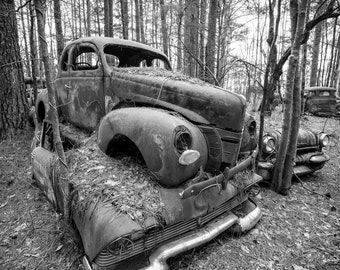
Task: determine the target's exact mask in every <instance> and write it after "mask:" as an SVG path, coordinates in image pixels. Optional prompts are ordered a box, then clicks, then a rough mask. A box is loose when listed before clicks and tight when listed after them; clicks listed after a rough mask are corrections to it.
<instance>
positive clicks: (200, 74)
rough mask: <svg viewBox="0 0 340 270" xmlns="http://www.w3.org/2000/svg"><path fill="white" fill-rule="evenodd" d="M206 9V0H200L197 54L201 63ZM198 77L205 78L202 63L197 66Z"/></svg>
mask: <svg viewBox="0 0 340 270" xmlns="http://www.w3.org/2000/svg"><path fill="white" fill-rule="evenodd" d="M214 1H215V0H214ZM207 9H208V4H207V0H201V5H200V27H199V55H198V58H199V59H200V61H201V63H205V55H206V49H205V43H206V36H207V29H206V24H207V22H206V21H207ZM215 29H216V25H215ZM215 31H216V30H215ZM198 77H199V78H200V79H201V80H205V66H203V65H202V66H200V67H199V72H198Z"/></svg>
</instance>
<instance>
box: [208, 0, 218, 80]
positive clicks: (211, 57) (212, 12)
mask: <svg viewBox="0 0 340 270" xmlns="http://www.w3.org/2000/svg"><path fill="white" fill-rule="evenodd" d="M216 21H217V0H212V1H210V8H209V21H208V38H207V45H206V55H205V61H206V62H205V63H206V73H205V78H206V81H207V82H210V83H214V82H215V80H214V77H213V76H212V75H214V74H215V63H216V57H215V55H216Z"/></svg>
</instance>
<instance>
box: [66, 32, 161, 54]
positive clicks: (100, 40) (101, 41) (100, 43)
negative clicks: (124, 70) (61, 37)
mask: <svg viewBox="0 0 340 270" xmlns="http://www.w3.org/2000/svg"><path fill="white" fill-rule="evenodd" d="M83 42H84V43H85V42H89V43H93V44H95V45H96V46H97V47H98V48H101V49H102V48H103V47H104V46H105V45H106V44H108V43H111V44H116V45H118V46H126V47H135V48H139V49H143V50H148V51H151V52H154V53H157V54H160V55H162V56H163V57H165V58H168V57H167V56H166V55H165V54H164V53H163V52H162V51H160V50H158V49H155V48H153V47H151V46H149V45H146V44H143V43H139V42H136V41H132V40H127V39H120V38H112V37H83V38H78V39H76V40H73V41H70V42H68V43H67V47H68V46H70V45H72V44H76V43H83Z"/></svg>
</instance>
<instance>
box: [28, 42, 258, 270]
mask: <svg viewBox="0 0 340 270" xmlns="http://www.w3.org/2000/svg"><path fill="white" fill-rule="evenodd" d="M60 59H61V60H60V63H59V66H58V75H57V78H56V80H55V83H54V85H55V90H56V91H55V92H56V101H57V107H58V110H59V117H60V119H61V121H62V124H61V126H60V127H61V128H60V130H61V136H62V138H63V141H64V147H65V150H66V156H67V162H66V163H65V162H63V161H62V160H60V159H59V158H58V155H57V154H56V152H55V150H54V147H53V135H52V126H51V124H50V122H49V102H48V100H47V93H46V91H43V92H41V93H40V94H39V96H38V98H37V104H36V114H37V118H38V122H39V123H40V124H41V125H42V127H41V129H37V132H36V141H35V146H36V147H35V148H34V150H33V152H32V168H33V176H34V178H35V179H36V181H37V183H38V185H39V186H40V187H41V189H42V190H43V191H44V193H45V194H46V196H47V197H48V198H49V200H50V201H51V202H52V204H53V205H54V206H55V208H56V209H57V210H59V211H62V212H63V214H64V215H66V216H70V219H71V220H72V222H73V223H74V225H75V228H76V230H77V231H78V232H79V234H80V237H81V240H82V245H83V248H84V252H85V256H84V259H83V262H84V267H85V268H86V269H110V268H113V269H126V267H127V266H128V265H129V264H130V263H131V264H132V269H136V268H139V267H145V269H167V263H166V260H167V259H168V258H170V257H172V256H175V255H177V254H180V253H182V252H184V251H187V250H189V249H192V248H194V247H197V246H199V245H202V244H204V243H207V242H208V241H210V240H211V239H213V238H215V237H216V236H217V235H219V234H220V233H222V232H224V231H226V230H230V231H234V232H235V231H236V232H244V231H247V230H250V229H251V228H252V227H253V226H255V225H256V223H257V222H258V221H259V219H260V218H261V210H260V208H259V207H258V206H257V205H256V203H255V202H254V201H253V200H252V199H251V197H250V195H249V194H251V188H252V186H253V185H254V184H256V183H257V182H258V181H261V180H262V177H261V176H259V175H258V174H256V173H255V172H254V170H253V167H252V166H253V164H254V159H255V158H256V155H257V148H256V147H255V148H254V149H253V150H252V151H250V152H249V153H248V154H249V156H247V157H246V158H245V159H243V160H242V161H238V155H239V150H240V147H241V140H242V136H243V130H244V125H245V113H246V102H245V99H244V97H242V96H240V95H237V94H235V93H232V92H229V91H227V90H225V89H222V88H219V87H216V86H213V85H210V84H207V83H204V82H202V81H199V80H197V79H193V78H189V77H186V76H183V75H181V74H178V73H175V72H172V71H171V67H170V63H169V60H168V58H167V57H166V55H164V54H163V53H162V52H160V51H158V50H156V49H154V48H152V47H149V46H146V45H144V44H140V43H136V42H132V41H127V40H120V39H114V38H106V37H89V38H82V39H78V40H75V41H73V42H70V43H68V44H67V46H66V47H65V49H64V51H63V53H62V55H61V58H60ZM247 131H248V132H250V133H251V134H249V136H253V135H254V134H253V133H254V132H255V130H253V129H251V128H249V129H247ZM122 152H129V153H130V155H129V156H127V157H126V156H124V155H123V158H121V153H122ZM134 157H138V160H139V161H138V162H135V161H134ZM249 168H250V169H249ZM65 182H66V183H67V184H66V185H65ZM68 205H69V207H67V206H68ZM65 209H66V210H65ZM68 210H69V211H68ZM139 257H142V260H141V262H142V264H141V265H138V266H137V264H136V258H139ZM144 257H145V258H146V259H144V260H143V258H144Z"/></svg>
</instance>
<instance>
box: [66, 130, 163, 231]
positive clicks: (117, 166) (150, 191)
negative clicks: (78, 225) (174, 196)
mask: <svg viewBox="0 0 340 270" xmlns="http://www.w3.org/2000/svg"><path fill="white" fill-rule="evenodd" d="M96 138H97V136H96V134H93V135H92V136H91V137H89V138H87V139H86V141H85V142H84V144H83V145H82V146H81V147H79V148H76V149H72V150H69V151H68V154H67V155H68V157H67V159H68V160H69V162H68V164H69V179H70V180H71V181H72V183H73V186H74V190H75V191H76V192H77V196H74V198H75V199H74V200H73V209H76V211H80V212H81V213H80V214H81V215H83V214H84V212H85V210H86V209H88V206H89V204H91V203H93V202H95V203H96V204H97V203H98V202H102V203H103V204H110V205H112V206H114V208H115V209H116V210H117V213H118V214H119V213H122V214H128V215H129V216H130V217H131V218H132V219H133V220H135V221H137V222H139V224H143V223H144V221H145V219H146V218H147V217H149V216H154V217H158V216H160V213H161V212H162V210H163V208H164V205H163V203H162V202H161V201H160V199H159V198H160V195H159V184H158V183H157V181H156V179H155V177H154V176H153V175H152V174H151V173H150V171H149V170H148V169H147V167H146V165H145V164H144V163H143V162H142V160H140V159H138V158H137V157H134V156H121V157H117V158H113V157H110V156H107V155H106V154H104V153H103V152H102V151H101V150H100V149H99V147H98V145H97V143H96ZM84 176H85V177H84Z"/></svg>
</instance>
